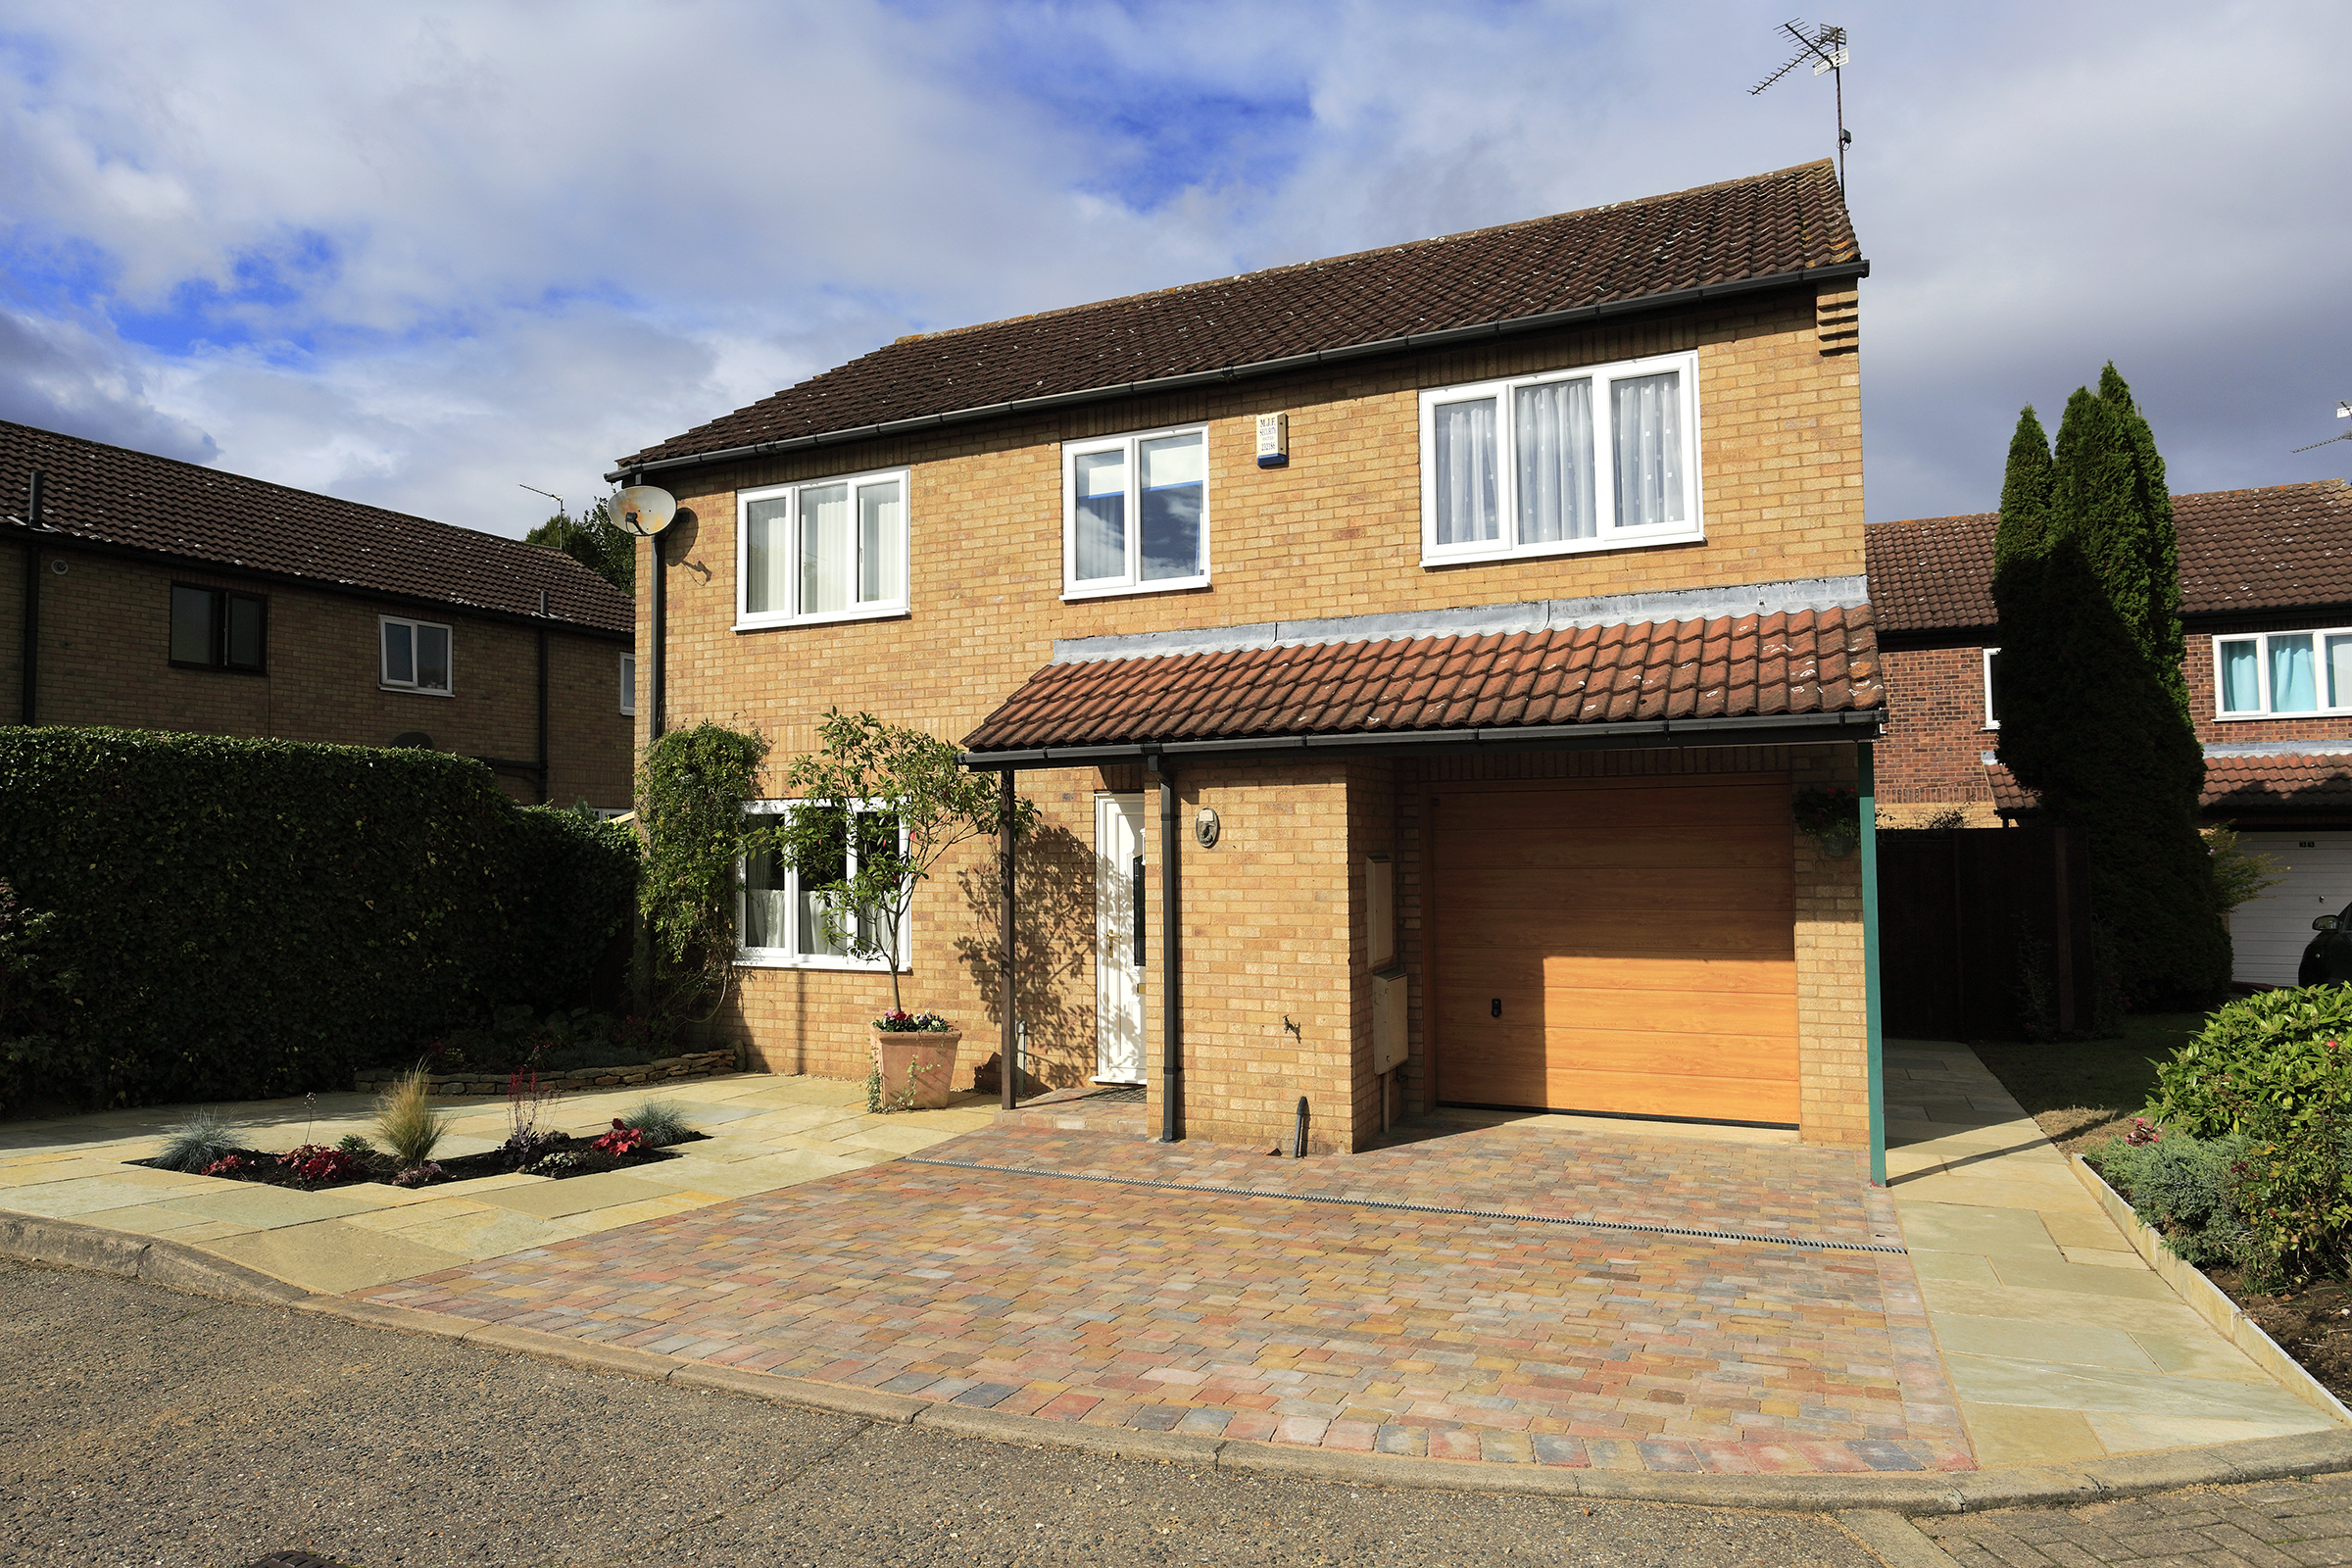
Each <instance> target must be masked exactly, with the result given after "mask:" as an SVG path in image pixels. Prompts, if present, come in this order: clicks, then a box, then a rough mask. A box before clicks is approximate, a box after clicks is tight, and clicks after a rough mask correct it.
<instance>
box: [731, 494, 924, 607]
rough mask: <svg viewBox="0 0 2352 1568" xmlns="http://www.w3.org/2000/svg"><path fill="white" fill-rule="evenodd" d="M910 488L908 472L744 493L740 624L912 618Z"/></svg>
mask: <svg viewBox="0 0 2352 1568" xmlns="http://www.w3.org/2000/svg"><path fill="white" fill-rule="evenodd" d="M735 535H736V550H735V581H736V604H735V620H736V624H737V625H738V626H744V627H750V626H784V625H794V624H803V623H808V622H817V621H833V620H864V619H870V618H874V617H877V616H883V615H903V614H905V613H907V470H906V469H904V468H900V469H895V470H892V471H889V472H882V473H860V474H849V475H845V476H843V477H841V478H838V479H820V480H817V481H815V482H813V483H809V484H790V485H775V486H771V487H769V488H767V489H764V490H746V491H744V492H742V494H741V495H739V496H738V497H737V498H736V529H735Z"/></svg>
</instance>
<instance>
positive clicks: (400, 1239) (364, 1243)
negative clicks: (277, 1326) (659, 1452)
mask: <svg viewBox="0 0 2352 1568" xmlns="http://www.w3.org/2000/svg"><path fill="white" fill-rule="evenodd" d="M205 1250H208V1251H212V1252H218V1253H219V1254H220V1255H221V1256H222V1257H225V1258H228V1259H229V1260H230V1261H232V1262H237V1263H243V1264H245V1265H246V1266H247V1267H249V1268H258V1269H260V1270H261V1271H262V1272H263V1273H265V1274H273V1275H275V1276H276V1277H277V1278H279V1279H281V1280H285V1281H288V1282H289V1283H291V1284H295V1285H299V1286H301V1287H303V1288H304V1289H305V1290H311V1291H322V1292H329V1293H335V1294H340V1293H342V1292H345V1291H356V1290H361V1289H363V1288H365V1287H367V1286H370V1285H377V1284H381V1283H383V1282H384V1281H386V1280H397V1279H405V1278H408V1277H409V1276H411V1275H414V1274H418V1273H426V1272H430V1271H432V1270H435V1269H443V1268H448V1267H450V1266H451V1265H452V1264H453V1263H457V1262H461V1261H463V1260H464V1254H462V1253H457V1252H450V1251H445V1250H442V1249H440V1248H437V1247H429V1246H426V1245H424V1244H422V1243H419V1242H415V1241H412V1240H410V1239H409V1238H408V1237H406V1236H403V1235H401V1234H398V1233H396V1232H386V1231H370V1230H367V1229H364V1228H362V1227H360V1226H357V1225H352V1224H349V1223H346V1222H345V1221H342V1220H339V1219H328V1220H319V1221H316V1222H314V1223H312V1224H310V1225H297V1226H291V1227H281V1228H280V1229H277V1230H268V1231H251V1232H247V1233H246V1234H244V1235H241V1236H222V1237H217V1238H214V1239H213V1240H211V1241H208V1242H206V1243H205Z"/></svg>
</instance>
